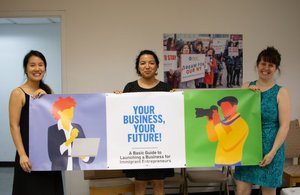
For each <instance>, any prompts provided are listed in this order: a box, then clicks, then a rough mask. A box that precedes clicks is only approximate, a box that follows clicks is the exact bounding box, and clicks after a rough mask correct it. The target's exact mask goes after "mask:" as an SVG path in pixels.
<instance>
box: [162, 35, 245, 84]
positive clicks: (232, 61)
mask: <svg viewBox="0 0 300 195" xmlns="http://www.w3.org/2000/svg"><path fill="white" fill-rule="evenodd" d="M170 52H171V53H172V54H173V55H174V54H175V53H176V55H177V57H176V58H175V57H173V58H172V59H173V60H172V66H171V65H170V64H171V63H170V60H169V58H166V56H168V55H169V53H170ZM163 54H164V60H163V66H164V81H165V82H167V83H168V84H169V85H170V86H172V88H174V89H175V88H176V89H178V88H181V89H186V88H192V89H194V88H239V86H240V85H241V84H242V83H243V74H242V73H243V35H242V34H208V33H192V34H189V33H165V34H163ZM200 54H201V55H205V56H206V58H209V60H206V63H205V74H204V75H203V74H199V73H197V69H196V68H194V67H193V66H190V64H191V63H190V62H188V61H187V60H186V59H184V58H186V57H185V56H188V55H200ZM175 59H176V62H175ZM198 63H201V64H202V63H203V62H202V61H201V62H199V61H198V62H197V61H194V62H193V63H192V64H198ZM175 65H176V66H175Z"/></svg>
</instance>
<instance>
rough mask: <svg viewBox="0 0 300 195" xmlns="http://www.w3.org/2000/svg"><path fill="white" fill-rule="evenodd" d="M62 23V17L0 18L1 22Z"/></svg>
mask: <svg viewBox="0 0 300 195" xmlns="http://www.w3.org/2000/svg"><path fill="white" fill-rule="evenodd" d="M51 23H60V17H31V18H30V17H16V18H0V24H51Z"/></svg>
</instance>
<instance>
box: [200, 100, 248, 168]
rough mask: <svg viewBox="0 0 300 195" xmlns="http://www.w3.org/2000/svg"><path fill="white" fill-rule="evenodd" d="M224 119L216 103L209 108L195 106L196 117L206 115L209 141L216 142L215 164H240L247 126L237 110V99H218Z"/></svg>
mask: <svg viewBox="0 0 300 195" xmlns="http://www.w3.org/2000/svg"><path fill="white" fill-rule="evenodd" d="M217 103H218V105H219V106H220V108H221V112H222V114H223V117H224V119H223V120H221V119H220V116H219V112H218V107H217V106H216V105H213V106H211V107H210V108H209V109H203V108H196V117H204V116H205V117H206V118H207V121H208V123H207V125H206V133H207V136H208V139H209V141H210V142H216V141H217V142H218V144H217V149H216V154H215V166H216V167H218V166H222V165H231V166H236V165H241V161H242V154H243V147H244V143H245V141H246V139H247V136H248V132H249V127H248V124H247V122H246V121H245V120H244V119H243V118H242V116H241V115H240V113H238V112H237V105H238V100H237V98H235V97H234V96H226V97H224V98H222V99H221V100H219V101H218V102H217Z"/></svg>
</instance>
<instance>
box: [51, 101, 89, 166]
mask: <svg viewBox="0 0 300 195" xmlns="http://www.w3.org/2000/svg"><path fill="white" fill-rule="evenodd" d="M76 104H77V103H76V101H75V100H74V99H73V98H72V97H70V96H68V97H66V98H63V97H61V96H60V97H58V100H56V101H55V102H54V103H53V107H52V115H53V117H54V118H55V119H56V120H57V124H55V125H52V126H50V127H49V128H48V154H49V158H50V161H51V169H52V170H80V164H79V161H80V160H81V161H82V162H85V163H91V162H93V161H94V159H95V157H93V156H76V155H73V154H72V149H73V150H74V148H73V146H74V145H75V144H74V142H75V141H76V140H77V139H78V140H79V139H80V138H85V134H84V132H83V130H82V127H81V126H80V125H79V124H76V123H72V120H73V116H74V108H75V107H76ZM74 140H75V141H74ZM73 152H75V151H73Z"/></svg>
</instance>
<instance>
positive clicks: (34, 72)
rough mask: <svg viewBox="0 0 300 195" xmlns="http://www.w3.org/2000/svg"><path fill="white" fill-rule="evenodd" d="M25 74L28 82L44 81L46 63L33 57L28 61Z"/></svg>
mask: <svg viewBox="0 0 300 195" xmlns="http://www.w3.org/2000/svg"><path fill="white" fill-rule="evenodd" d="M25 72H26V75H27V78H28V80H31V81H40V80H42V79H43V77H44V75H45V72H46V66H45V63H44V61H43V60H42V59H41V58H39V57H37V56H31V57H30V58H29V59H28V63H27V65H26V70H25Z"/></svg>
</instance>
